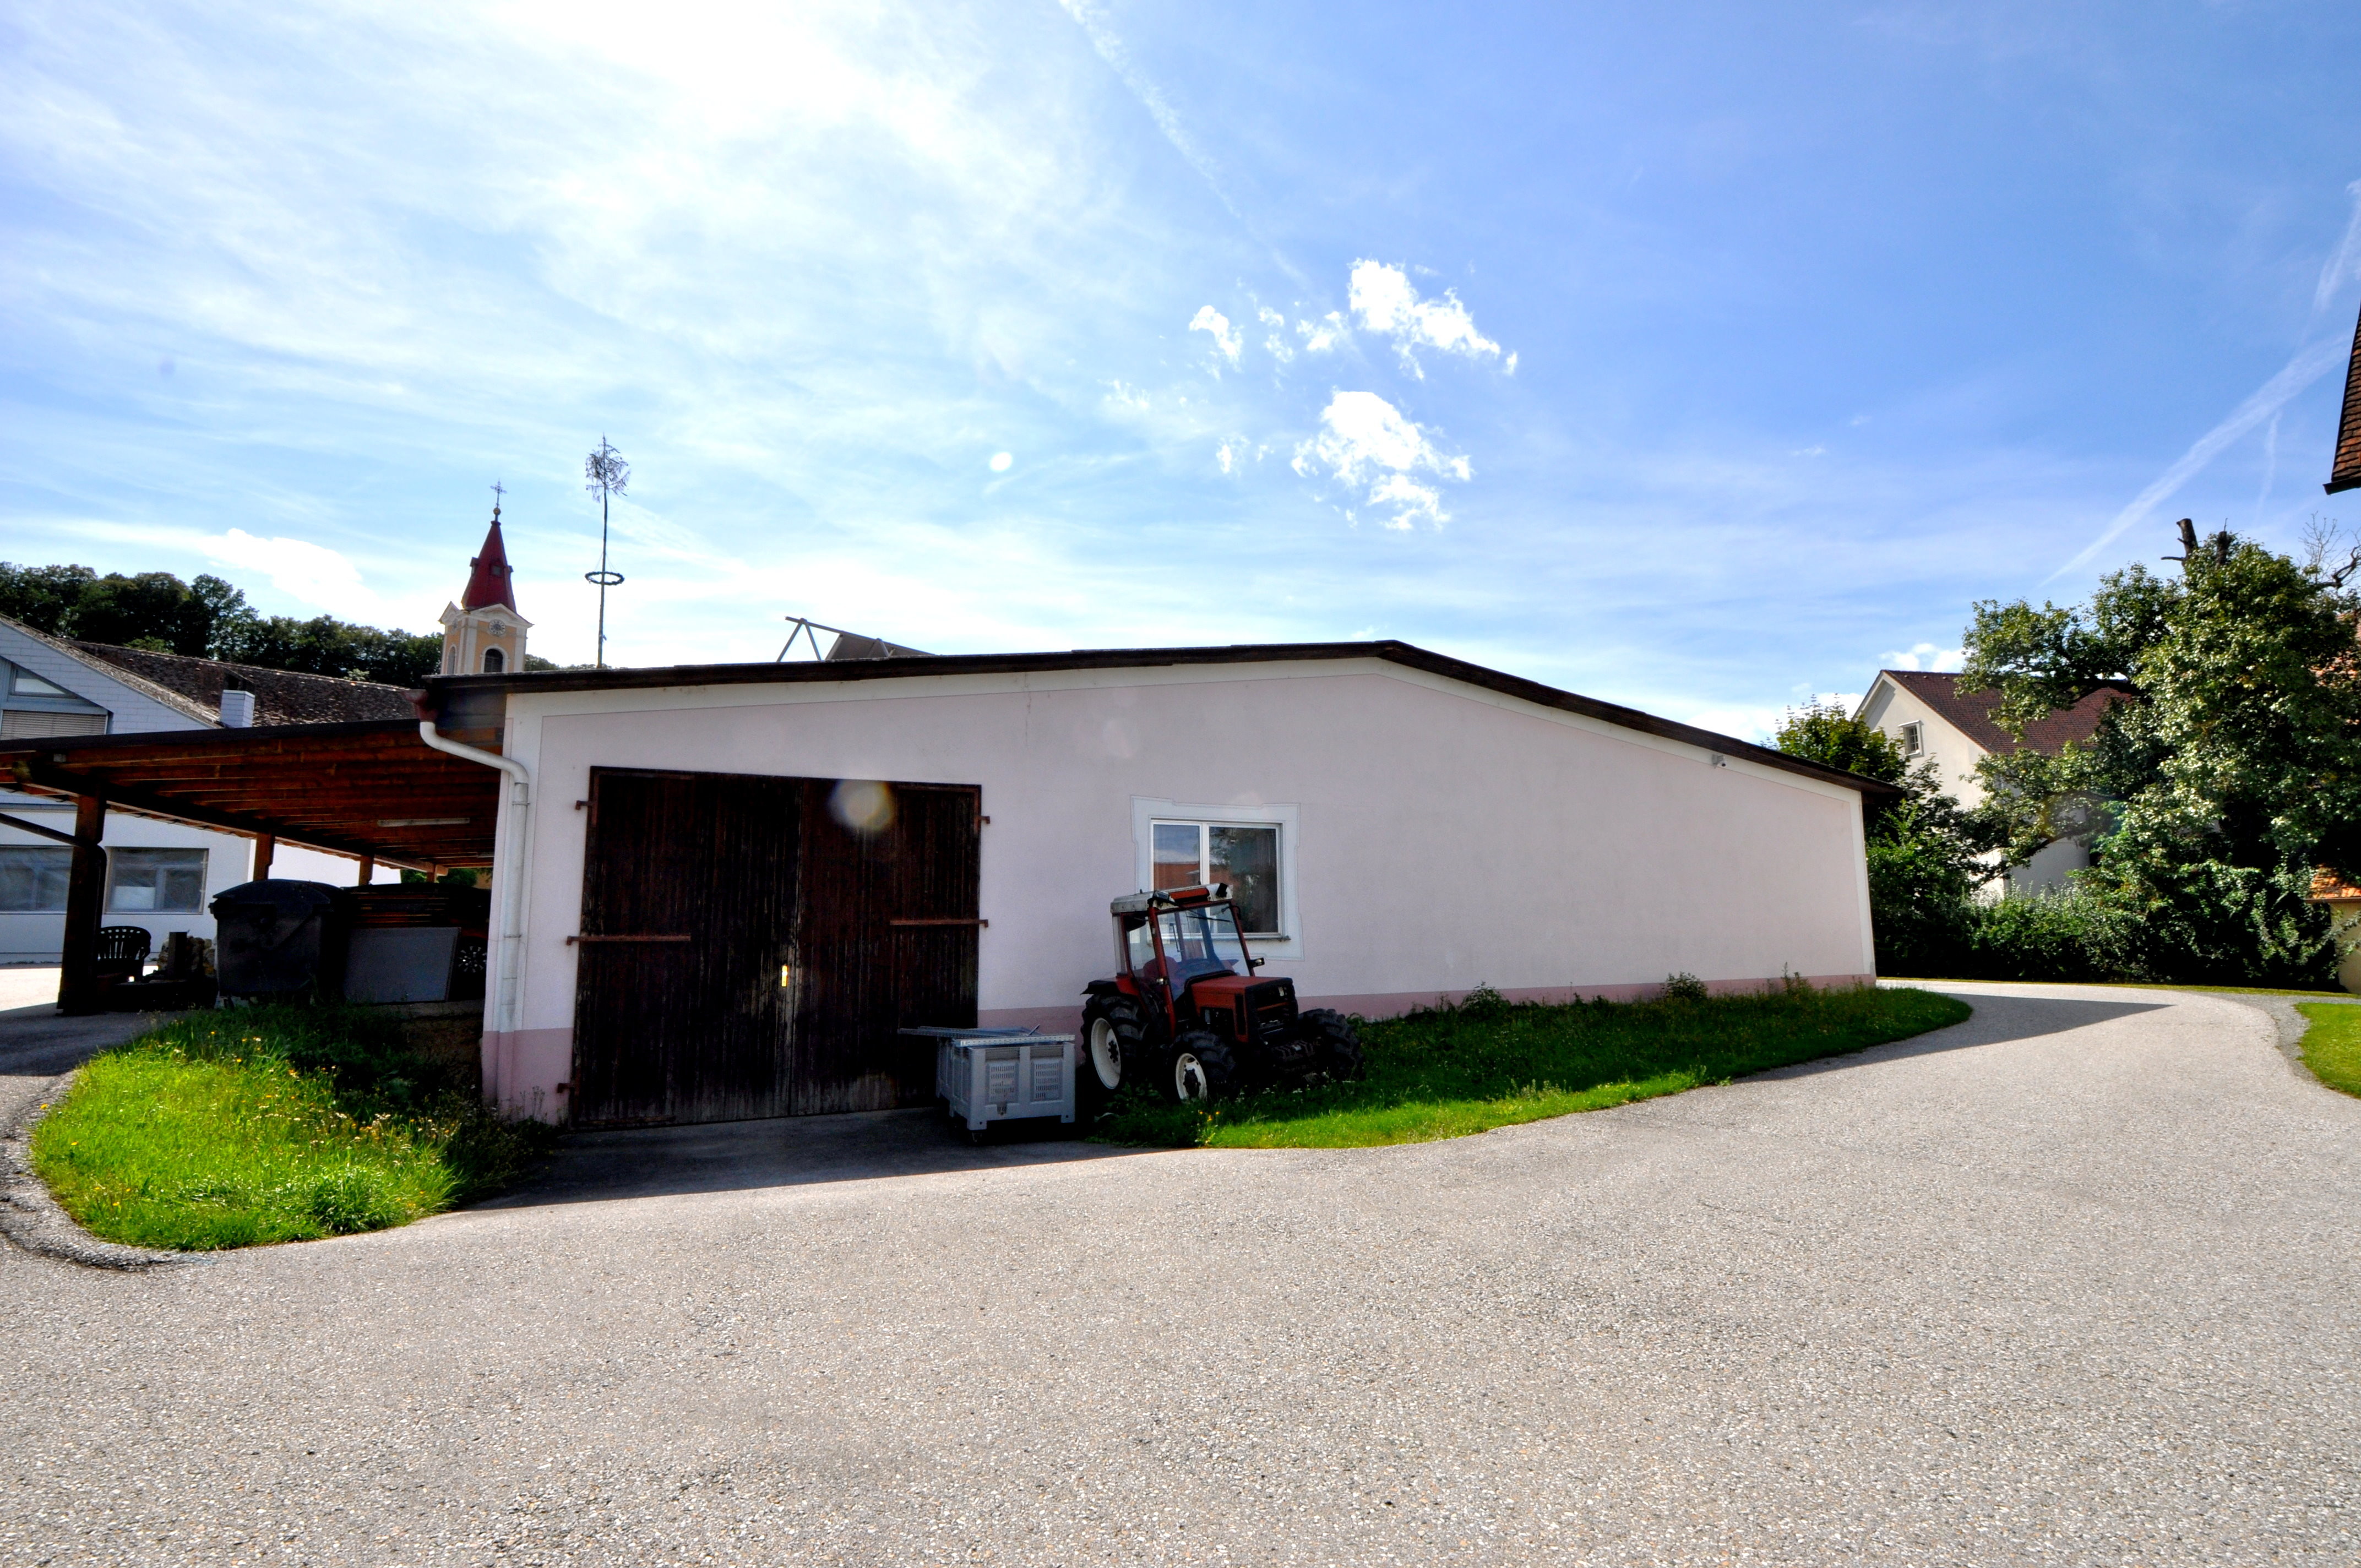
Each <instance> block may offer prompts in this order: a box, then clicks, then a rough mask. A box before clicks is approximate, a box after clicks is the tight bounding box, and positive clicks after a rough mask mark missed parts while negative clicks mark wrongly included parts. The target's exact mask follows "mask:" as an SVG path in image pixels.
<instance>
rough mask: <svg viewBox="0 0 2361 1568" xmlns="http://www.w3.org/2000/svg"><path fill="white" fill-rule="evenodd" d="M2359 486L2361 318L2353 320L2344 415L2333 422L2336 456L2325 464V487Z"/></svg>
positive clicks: (2343, 487)
mask: <svg viewBox="0 0 2361 1568" xmlns="http://www.w3.org/2000/svg"><path fill="white" fill-rule="evenodd" d="M2355 488H2361V321H2356V322H2355V323H2353V363H2352V364H2350V365H2348V366H2346V367H2345V417H2344V418H2343V419H2341V420H2339V421H2337V422H2336V457H2335V460H2334V461H2333V462H2332V463H2330V464H2329V466H2328V485H2327V489H2328V493H2329V494H2330V495H2332V496H2333V495H2334V494H2335V493H2336V492H2337V491H2339V490H2350V489H2355Z"/></svg>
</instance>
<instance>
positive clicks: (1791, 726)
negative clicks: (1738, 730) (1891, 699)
mask: <svg viewBox="0 0 2361 1568" xmlns="http://www.w3.org/2000/svg"><path fill="white" fill-rule="evenodd" d="M1771 744H1772V745H1773V746H1775V747H1777V748H1778V749H1779V750H1780V751H1784V752H1786V753H1787V755H1789V756H1791V757H1801V758H1804V759H1805V760H1806V761H1807V762H1817V763H1819V764H1820V765H1821V766H1822V767H1828V768H1836V769H1838V770H1839V771H1841V772H1843V773H1861V774H1862V775H1864V776H1866V777H1868V778H1872V779H1875V780H1877V781H1878V782H1879V783H1880V784H1900V783H1901V782H1902V776H1903V775H1904V774H1905V773H1908V772H1909V770H1910V762H1909V759H1907V758H1906V757H1905V756H1903V754H1902V748H1901V747H1900V746H1897V745H1895V744H1894V737H1892V736H1891V735H1888V734H1886V733H1885V732H1884V731H1883V730H1882V729H1872V728H1871V727H1870V726H1868V725H1866V724H1864V723H1862V722H1861V720H1860V719H1858V718H1854V717H1853V716H1852V715H1851V714H1850V713H1849V712H1847V711H1846V710H1845V708H1844V707H1843V705H1842V704H1840V703H1833V702H1828V703H1821V702H1813V703H1806V704H1805V705H1804V706H1803V707H1791V708H1789V709H1788V710H1787V717H1786V720H1785V722H1784V723H1782V724H1781V725H1780V726H1779V733H1778V734H1777V735H1775V736H1773V737H1772V740H1771Z"/></svg>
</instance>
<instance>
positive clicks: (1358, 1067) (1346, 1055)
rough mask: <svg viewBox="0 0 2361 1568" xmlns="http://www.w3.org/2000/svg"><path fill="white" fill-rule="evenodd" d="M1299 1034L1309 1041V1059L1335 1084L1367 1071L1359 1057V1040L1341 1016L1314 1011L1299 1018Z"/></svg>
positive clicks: (1325, 1010) (1320, 1009)
mask: <svg viewBox="0 0 2361 1568" xmlns="http://www.w3.org/2000/svg"><path fill="white" fill-rule="evenodd" d="M1303 1032H1304V1033H1305V1034H1306V1035H1308V1036H1311V1038H1312V1059H1313V1060H1315V1061H1317V1062H1318V1063H1319V1064H1320V1070H1321V1071H1322V1072H1324V1073H1326V1074H1327V1075H1328V1076H1329V1077H1330V1078H1333V1079H1334V1080H1336V1081H1337V1082H1339V1083H1343V1082H1345V1081H1347V1080H1351V1079H1356V1078H1360V1077H1362V1076H1364V1075H1365V1074H1366V1073H1367V1071H1368V1070H1369V1068H1368V1063H1367V1060H1366V1059H1365V1058H1363V1057H1362V1054H1361V1036H1358V1035H1356V1034H1355V1033H1354V1032H1353V1025H1351V1024H1349V1023H1347V1022H1346V1021H1345V1015H1344V1014H1342V1013H1339V1012H1337V1011H1335V1010H1334V1008H1329V1007H1315V1008H1313V1009H1312V1011H1311V1012H1309V1013H1306V1014H1304V1015H1303Z"/></svg>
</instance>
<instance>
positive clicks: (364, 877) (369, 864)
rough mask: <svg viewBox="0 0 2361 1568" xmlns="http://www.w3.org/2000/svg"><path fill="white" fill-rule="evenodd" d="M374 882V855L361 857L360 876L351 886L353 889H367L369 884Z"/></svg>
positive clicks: (375, 871)
mask: <svg viewBox="0 0 2361 1568" xmlns="http://www.w3.org/2000/svg"><path fill="white" fill-rule="evenodd" d="M376 880H377V857H376V856H375V855H363V856H362V857H361V874H360V876H359V878H358V879H357V881H355V882H354V883H353V885H354V886H355V887H367V886H368V884H369V883H372V882H374V881H376Z"/></svg>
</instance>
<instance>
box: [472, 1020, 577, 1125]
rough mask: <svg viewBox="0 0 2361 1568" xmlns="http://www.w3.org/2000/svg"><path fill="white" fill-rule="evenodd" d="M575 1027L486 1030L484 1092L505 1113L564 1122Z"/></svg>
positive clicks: (538, 1119) (572, 1074) (557, 1122)
mask: <svg viewBox="0 0 2361 1568" xmlns="http://www.w3.org/2000/svg"><path fill="white" fill-rule="evenodd" d="M573 1076H574V1031H573V1030H571V1029H516V1030H512V1031H509V1032H506V1033H500V1032H490V1031H488V1032H487V1033H486V1034H485V1036H484V1098H485V1099H486V1100H487V1101H489V1102H491V1105H492V1108H493V1109H494V1110H497V1111H499V1112H500V1113H501V1114H502V1115H504V1116H530V1117H532V1118H533V1119H534V1120H535V1121H540V1122H553V1123H556V1124H560V1125H563V1124H565V1122H566V1119H567V1114H568V1113H569V1112H570V1111H571V1110H572V1109H573V1107H572V1105H571V1103H570V1102H569V1101H568V1099H567V1095H566V1091H567V1090H568V1089H569V1088H571V1087H572V1086H571V1085H570V1084H569V1083H568V1082H567V1081H566V1080H568V1079H570V1078H572V1077H573Z"/></svg>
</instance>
